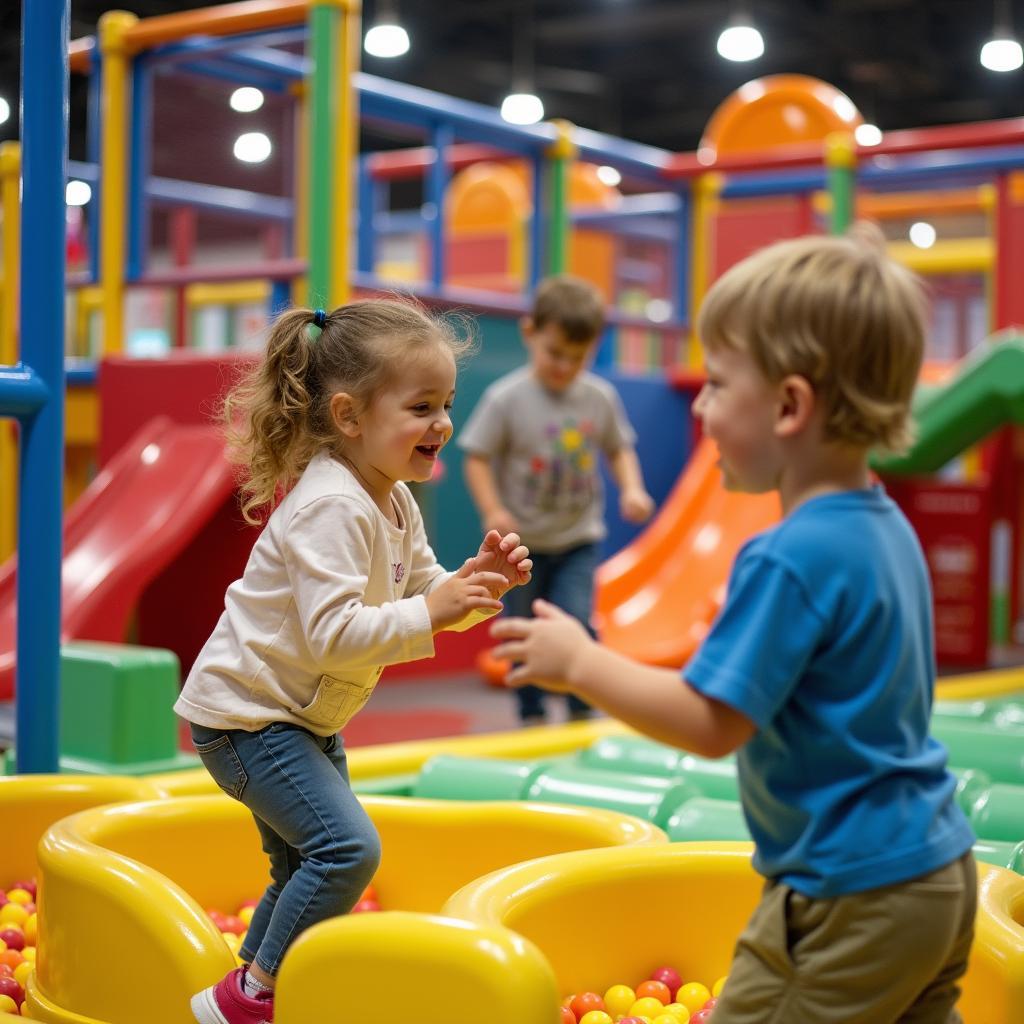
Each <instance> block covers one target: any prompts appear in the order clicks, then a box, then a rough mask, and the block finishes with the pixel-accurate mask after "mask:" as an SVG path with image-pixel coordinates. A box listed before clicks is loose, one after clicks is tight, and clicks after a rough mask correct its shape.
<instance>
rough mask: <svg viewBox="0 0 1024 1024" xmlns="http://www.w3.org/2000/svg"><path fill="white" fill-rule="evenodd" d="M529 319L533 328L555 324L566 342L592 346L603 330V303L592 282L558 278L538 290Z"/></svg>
mask: <svg viewBox="0 0 1024 1024" xmlns="http://www.w3.org/2000/svg"><path fill="white" fill-rule="evenodd" d="M530 319H531V320H532V321H533V326H534V328H541V327H546V326H547V325H548V324H555V325H556V326H557V327H560V328H561V329H562V333H563V334H564V335H565V340H566V341H573V342H577V343H579V344H584V343H589V342H591V341H593V340H594V339H595V338H596V337H597V336H598V335H599V334H600V333H601V331H602V330H604V300H603V299H602V298H601V293H600V292H599V291H598V290H597V289H596V288H595V287H594V286H593V285H592V284H591V283H590V282H589V281H584V280H583V278H581V277H573V276H572V275H571V274H556V275H555V276H554V277H548V278H545V279H544V280H543V281H541V283H540V285H539V286H538V288H537V294H536V295H535V296H534V299H533V309H532V310H531V312H530Z"/></svg>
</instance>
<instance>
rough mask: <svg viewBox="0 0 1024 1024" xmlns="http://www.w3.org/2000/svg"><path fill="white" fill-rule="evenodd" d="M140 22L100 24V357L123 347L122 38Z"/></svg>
mask: <svg viewBox="0 0 1024 1024" xmlns="http://www.w3.org/2000/svg"><path fill="white" fill-rule="evenodd" d="M137 21H138V18H136V17H135V15H134V14H129V13H128V12H127V11H108V12H107V13H106V14H104V15H103V16H102V17H101V18H100V20H99V47H100V52H101V53H102V55H103V99H102V108H103V117H102V130H103V138H102V142H101V147H100V208H101V211H102V212H101V218H100V286H101V288H102V289H103V352H104V354H105V355H107V354H112V353H115V352H120V351H121V349H122V348H123V345H124V266H125V202H126V196H127V194H128V189H127V181H126V179H127V168H128V70H129V66H130V58H129V56H128V51H127V46H126V43H125V33H126V32H127V31H128V30H129V29H130V28H131V27H132V26H133V25H134V24H135V23H136V22H137Z"/></svg>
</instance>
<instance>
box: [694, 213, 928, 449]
mask: <svg viewBox="0 0 1024 1024" xmlns="http://www.w3.org/2000/svg"><path fill="white" fill-rule="evenodd" d="M926 308H927V303H926V298H925V293H924V287H923V285H922V283H921V281H920V279H919V278H918V277H917V276H916V275H914V274H913V273H912V272H911V271H909V270H907V269H906V268H905V267H902V266H900V265H899V264H897V263H895V262H894V261H893V260H891V259H889V257H888V256H887V255H886V253H885V248H884V239H883V238H882V235H881V232H880V231H878V229H877V228H875V227H874V226H873V225H856V226H855V229H854V231H853V232H851V234H850V235H847V236H845V237H828V236H820V235H814V236H808V237H804V238H795V239H791V240H789V241H784V242H778V243H776V244H775V245H771V246H768V247H767V248H765V249H761V250H760V251H759V252H756V253H754V254H753V255H752V256H749V257H748V258H747V259H745V260H743V261H742V262H741V263H738V264H737V265H736V266H734V267H732V268H731V269H730V270H729V271H728V272H727V273H725V274H724V275H723V276H722V277H721V278H720V279H719V280H718V281H717V282H716V283H715V284H714V286H713V287H712V288H711V290H710V291H709V292H708V295H707V298H706V299H705V300H704V304H703V307H702V308H701V311H700V316H699V318H698V323H697V330H698V333H699V335H700V338H701V341H702V343H703V344H704V345H705V346H707V347H708V348H710V349H714V348H715V347H718V346H722V347H727V348H733V349H739V350H741V351H744V352H747V353H749V354H750V355H751V357H752V358H753V359H754V361H755V362H756V363H757V365H758V367H759V369H760V370H761V372H762V373H763V374H764V375H765V377H766V378H767V379H768V380H770V381H772V382H773V383H777V382H778V381H781V380H782V379H783V378H784V377H786V376H788V375H789V374H797V375H799V376H801V377H804V378H806V379H807V381H808V382H809V383H810V384H811V385H812V386H813V388H814V391H815V394H816V395H817V398H818V401H819V402H820V403H821V405H822V407H823V408H824V410H825V419H824V436H825V439H826V440H828V441H836V442H840V443H844V444H850V445H855V446H858V447H868V448H875V447H877V448H881V449H883V450H886V451H892V452H899V451H903V450H905V449H906V448H907V447H908V446H909V444H910V442H911V440H912V437H911V430H910V422H909V412H910V399H911V396H912V394H913V391H914V386H915V384H916V382H917V376H918V373H919V372H920V369H921V360H922V358H923V356H924V336H925V318H926Z"/></svg>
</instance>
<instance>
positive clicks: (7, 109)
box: [0, 96, 11, 124]
mask: <svg viewBox="0 0 1024 1024" xmlns="http://www.w3.org/2000/svg"><path fill="white" fill-rule="evenodd" d="M10 116H11V105H10V103H8V102H7V100H5V99H4V98H3V97H2V96H0V124H3V123H4V122H5V121H6V120H7V119H8V118H9V117H10Z"/></svg>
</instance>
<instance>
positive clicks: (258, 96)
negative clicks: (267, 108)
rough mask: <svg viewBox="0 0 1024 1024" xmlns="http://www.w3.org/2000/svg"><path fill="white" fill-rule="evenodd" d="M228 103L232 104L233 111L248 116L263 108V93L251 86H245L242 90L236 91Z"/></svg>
mask: <svg viewBox="0 0 1024 1024" xmlns="http://www.w3.org/2000/svg"><path fill="white" fill-rule="evenodd" d="M228 103H230V104H231V109H232V110H237V111H238V112H239V113H240V114H248V113H251V112H252V111H253V110H259V109H260V107H262V106H263V93H262V92H260V90H259V89H256V88H254V87H253V86H251V85H243V86H242V87H241V89H236V90H235V91H234V92H233V93H232V94H231V99H229V100H228Z"/></svg>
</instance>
